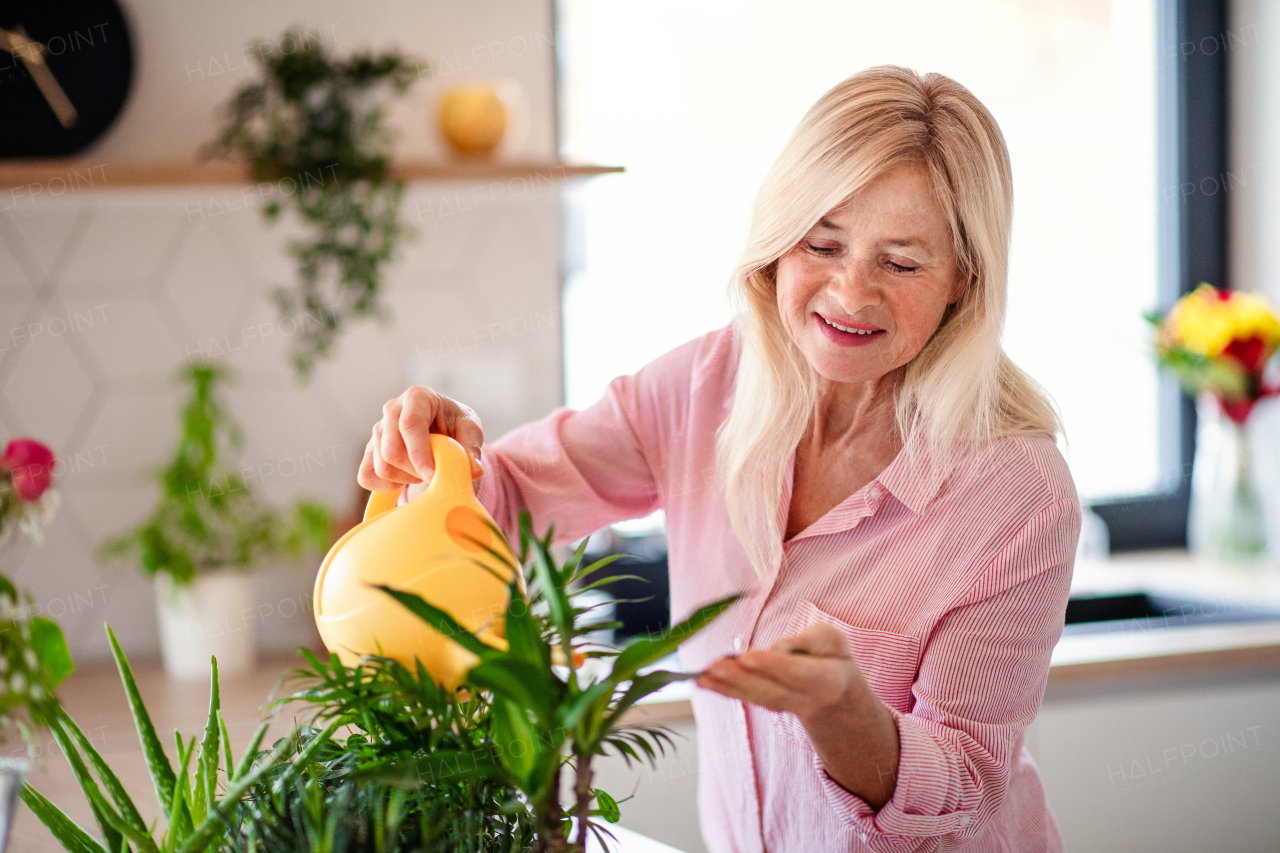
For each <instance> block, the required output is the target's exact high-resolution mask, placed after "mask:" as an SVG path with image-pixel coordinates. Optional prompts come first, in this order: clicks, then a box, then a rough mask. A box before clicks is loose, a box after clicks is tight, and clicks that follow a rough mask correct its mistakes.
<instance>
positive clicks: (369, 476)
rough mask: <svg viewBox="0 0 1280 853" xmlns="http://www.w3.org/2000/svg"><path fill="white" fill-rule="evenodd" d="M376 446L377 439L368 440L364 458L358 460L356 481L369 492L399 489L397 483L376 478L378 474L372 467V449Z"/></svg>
mask: <svg viewBox="0 0 1280 853" xmlns="http://www.w3.org/2000/svg"><path fill="white" fill-rule="evenodd" d="M376 445H377V438H376V436H375V437H374V438H370V439H369V443H368V444H367V445H365V448H364V458H363V459H361V460H360V471H359V473H358V474H356V481H357V482H358V483H359V484H360V485H361V487H363V488H366V489H368V490H369V491H371V492H392V491H395V490H396V489H398V488H400V484H399V483H395V482H392V481H391V480H384V479H383V478H382V477H379V476H378V472H377V471H376V470H375V467H374V447H375V446H376Z"/></svg>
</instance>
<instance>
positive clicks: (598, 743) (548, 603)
mask: <svg viewBox="0 0 1280 853" xmlns="http://www.w3.org/2000/svg"><path fill="white" fill-rule="evenodd" d="M494 532H495V533H497V534H498V535H501V532H500V531H498V530H497V528H494ZM552 537H553V532H552V531H548V532H547V534H546V536H545V537H543V538H538V537H536V536H534V534H533V532H532V526H531V523H530V520H529V517H528V515H527V514H526V515H524V516H522V518H521V525H520V540H521V541H520V553H521V554H522V555H523V556H524V558H525V562H526V564H527V565H528V567H529V568H530V569H531V573H532V576H533V587H532V590H531V594H530V598H529V599H528V600H526V598H525V596H524V595H523V593H522V591H521V589H520V584H519V579H518V577H517V578H513V580H512V581H511V583H510V586H509V590H508V592H509V594H508V603H507V608H506V613H505V619H506V621H505V628H506V637H507V648H506V649H505V650H504V649H498V648H494V647H492V646H488V645H486V644H484V643H483V642H482V641H481V640H480V639H479V637H477V636H475V635H474V634H471V633H470V632H468V631H467V630H466V629H464V628H463V627H462V626H461V625H459V624H458V622H457V621H456V620H455V619H454V618H453V617H452V616H450V615H449V614H448V613H446V612H444V611H443V610H440V609H439V608H436V607H434V606H432V605H431V604H429V603H428V602H426V601H424V600H423V599H421V598H420V597H418V596H416V595H413V594H410V593H406V592H402V591H397V590H394V589H391V588H389V587H381V589H382V590H383V591H384V592H386V593H387V594H389V595H391V596H393V597H394V598H395V599H396V600H397V601H399V602H400V603H401V604H404V605H405V606H406V607H408V608H409V609H410V610H411V611H412V612H413V613H414V614H416V615H417V616H418V617H419V618H421V619H422V620H423V621H424V622H426V623H427V624H429V625H430V626H431V627H433V628H435V629H436V630H437V631H439V632H440V633H441V634H444V635H445V636H447V637H450V638H452V639H453V640H455V641H456V642H458V643H459V644H460V645H461V646H463V647H464V648H466V649H467V650H468V651H471V652H472V653H474V654H475V655H476V656H477V657H478V658H479V662H478V663H477V664H476V666H475V667H473V668H472V670H471V671H470V673H469V674H468V676H467V683H468V684H469V685H471V686H472V687H475V688H477V690H478V691H479V692H481V693H482V694H484V695H487V696H488V697H489V703H490V705H489V709H488V710H489V714H490V719H491V723H490V732H491V736H492V738H493V741H494V744H493V746H494V747H495V748H496V752H495V754H494V755H493V756H492V758H493V759H496V761H495V763H496V765H497V768H496V769H497V770H498V773H496V774H495V778H497V779H500V780H502V781H503V782H505V783H506V784H508V785H510V786H511V787H513V788H516V789H518V790H519V791H520V792H521V794H522V795H523V796H524V798H525V800H526V801H527V802H528V804H529V808H530V810H531V811H532V812H533V815H534V818H535V821H536V831H537V839H538V840H537V847H536V848H535V849H536V850H581V849H582V848H583V846H584V845H585V843H586V840H587V833H588V832H594V833H597V834H598V835H600V834H602V832H603V830H602V829H601V827H599V825H598V824H596V823H595V822H594V821H593V820H592V817H593V816H602V817H604V818H605V819H606V820H616V815H617V803H616V802H615V801H614V800H613V799H612V797H609V796H608V795H607V794H606V795H605V797H603V798H602V797H601V796H600V793H599V791H598V789H596V788H593V787H592V785H591V780H592V772H591V762H592V760H593V759H594V758H595V757H596V756H598V755H604V754H606V753H607V752H613V753H615V754H618V755H621V756H623V758H624V759H625V760H626V761H627V763H628V764H629V763H630V762H631V761H633V760H637V761H639V760H648V761H654V760H656V759H657V757H658V756H659V755H660V754H661V753H662V752H663V751H664V750H665V748H666V747H667V746H669V745H670V739H669V735H668V733H667V732H666V730H665V729H664V728H662V727H661V726H646V725H636V724H627V723H624V722H623V719H622V716H623V714H624V712H625V711H626V710H627V709H628V708H630V707H631V706H632V705H634V704H635V703H636V702H637V701H638V700H640V699H641V698H643V697H645V696H647V695H649V694H650V693H653V692H654V691H656V690H658V689H660V688H662V687H663V686H665V685H667V684H670V683H671V682H673V681H677V680H681V679H686V678H692V677H693V674H690V673H679V672H668V671H665V670H658V671H652V672H646V673H644V674H643V675H641V674H640V671H641V670H642V669H643V668H645V667H648V666H649V665H651V664H653V663H655V662H657V661H658V660H660V659H662V658H663V657H666V656H667V655H668V654H670V653H671V652H673V651H675V649H676V647H677V646H678V645H679V644H680V642H681V641H682V640H684V639H687V638H688V637H690V636H692V635H693V634H694V633H696V632H697V631H699V630H701V628H703V627H704V626H705V625H707V624H708V623H709V622H711V620H713V619H714V618H715V617H716V616H718V615H719V614H720V613H722V612H724V611H725V610H726V609H727V608H728V607H730V606H731V605H732V604H733V603H734V602H735V601H736V600H737V596H732V597H730V598H727V599H724V600H722V601H717V602H714V603H712V604H709V605H707V606H705V607H703V608H701V609H699V610H698V611H697V612H695V613H694V614H693V615H692V616H690V617H689V618H688V619H686V620H685V621H684V622H682V623H680V624H679V625H675V626H673V627H671V628H670V629H668V630H667V631H666V632H664V633H663V634H662V635H661V636H659V637H650V638H640V639H637V640H635V641H634V642H632V644H631V645H629V646H628V647H627V648H625V649H623V650H621V652H618V651H617V650H606V651H604V652H597V662H598V663H600V664H602V666H601V667H600V669H599V671H598V672H597V673H596V675H595V677H590V676H588V675H586V674H585V673H583V672H582V671H581V669H580V664H579V654H578V653H580V652H581V646H582V645H583V644H584V640H583V637H584V635H586V634H588V633H590V632H592V631H595V630H599V626H598V625H592V624H589V623H590V620H589V619H587V618H585V617H586V613H587V611H586V609H584V608H579V607H577V606H575V602H574V597H575V594H576V593H575V589H576V590H581V589H582V588H583V587H586V586H590V585H592V583H588V580H589V579H590V581H592V582H593V583H601V582H607V581H608V580H611V578H604V579H597V578H596V577H595V576H596V575H597V574H598V573H599V572H600V571H601V570H602V569H603V568H604V567H605V566H607V565H608V564H609V563H611V562H613V560H615V559H617V558H618V557H617V556H614V557H606V558H605V559H603V560H599V561H597V562H595V563H591V564H589V565H585V566H584V565H582V562H583V556H584V553H585V551H586V542H583V543H582V545H581V546H580V547H579V548H578V550H577V551H576V552H575V553H574V554H573V555H572V556H571V557H570V558H569V559H568V560H567V561H565V563H564V564H563V565H559V566H558V565H556V561H555V559H554V556H553V554H552V552H551V541H552ZM486 550H488V552H489V555H490V557H493V558H498V559H501V554H500V553H499V552H498V551H495V550H493V549H486ZM490 568H492V567H490ZM512 568H515V569H516V570H517V574H518V570H519V569H520V567H519V566H513V567H512ZM540 605H545V612H546V616H542V617H540V616H537V615H535V614H536V613H537V612H538V609H539V606H540ZM557 653H558V654H557ZM557 658H559V660H560V661H561V662H562V663H561V664H557V662H556V661H557ZM605 663H607V664H608V668H607V669H606V668H604V666H603V664H605ZM489 759H490V756H483V757H482V758H480V759H477V760H489ZM566 763H567V764H568V766H569V767H570V769H571V770H572V773H573V777H574V785H573V790H574V798H575V802H574V805H573V810H572V815H573V816H574V817H575V818H576V819H577V822H578V834H577V836H576V838H575V839H573V840H572V841H570V839H569V838H568V832H569V826H570V824H569V822H568V817H569V815H567V814H565V813H564V812H563V811H562V810H561V806H560V776H561V770H562V767H563V766H565V765H566ZM364 775H365V776H366V777H369V778H379V779H382V780H383V781H384V782H390V781H392V780H395V781H396V782H398V783H399V784H404V783H405V782H406V780H410V779H412V778H413V777H414V776H415V775H422V768H421V766H414V765H412V764H409V765H406V764H405V763H404V762H400V763H396V762H393V763H392V764H391V765H390V766H388V767H387V768H386V769H380V770H378V771H377V772H376V773H374V774H372V776H370V774H368V772H367V771H364ZM603 840H604V839H603V838H601V841H602V842H603Z"/></svg>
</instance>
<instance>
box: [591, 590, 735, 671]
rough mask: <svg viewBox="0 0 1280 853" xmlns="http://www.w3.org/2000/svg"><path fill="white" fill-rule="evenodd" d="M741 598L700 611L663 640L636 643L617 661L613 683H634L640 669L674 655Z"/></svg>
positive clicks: (727, 600)
mask: <svg viewBox="0 0 1280 853" xmlns="http://www.w3.org/2000/svg"><path fill="white" fill-rule="evenodd" d="M741 597H742V596H741V594H739V595H731V596H729V597H728V598H725V599H721V600H720V601H717V602H714V603H712V604H708V605H707V606H706V607H701V608H699V609H698V610H697V612H695V613H694V614H693V615H692V616H690V617H689V618H688V619H686V620H685V621H683V622H681V623H680V624H679V625H676V626H675V627H673V628H669V629H668V630H667V631H665V632H664V633H663V635H662V636H661V637H657V638H654V639H649V638H641V639H639V640H636V641H635V642H633V643H632V644H631V645H629V646H627V647H626V648H625V649H623V650H622V653H621V654H619V655H618V656H617V657H616V658H614V660H613V673H612V675H611V676H610V677H611V678H612V680H613V681H614V683H620V682H623V681H627V680H629V679H631V678H632V677H634V676H635V674H636V671H637V670H639V669H640V667H642V666H647V665H648V664H651V663H653V662H654V661H656V660H661V659H662V658H664V657H666V656H667V655H669V654H671V653H672V652H674V651H675V650H676V648H677V647H678V646H679V645H680V644H681V643H683V642H684V641H685V640H687V639H688V638H689V637H691V636H692V635H693V634H695V633H697V632H698V631H700V630H702V629H703V628H705V627H706V626H707V624H708V623H710V622H711V620H712V619H715V618H716V617H717V616H719V615H720V614H721V613H723V612H724V611H725V610H727V609H729V607H730V606H731V605H733V603H734V602H736V601H737V600H738V599H739V598H741Z"/></svg>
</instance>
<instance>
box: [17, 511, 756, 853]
mask: <svg viewBox="0 0 1280 853" xmlns="http://www.w3.org/2000/svg"><path fill="white" fill-rule="evenodd" d="M499 535H500V534H499ZM551 536H552V534H551V533H550V532H548V534H547V535H546V537H544V538H541V539H539V538H537V537H535V536H534V535H533V534H532V532H531V526H530V522H529V519H528V517H527V516H525V517H523V518H522V519H521V549H520V553H521V555H522V562H523V563H525V564H526V566H527V569H528V571H529V573H530V574H531V575H532V576H533V578H534V581H533V583H532V584H531V586H530V591H529V595H528V597H526V595H525V593H524V590H523V589H522V588H521V585H520V582H519V579H518V578H517V579H515V580H513V581H512V582H511V584H510V587H509V593H510V598H509V601H508V604H507V608H506V611H505V634H506V640H507V643H506V645H507V648H506V649H498V648H494V647H491V646H488V645H485V644H484V643H483V642H481V641H480V639H479V638H478V637H476V636H475V635H473V634H470V633H469V632H467V631H466V630H465V629H463V628H462V627H461V626H460V625H459V624H458V622H457V621H456V620H454V619H453V618H452V617H451V616H450V615H449V614H447V613H445V612H443V611H441V610H439V609H437V608H435V607H433V606H432V605H431V604H429V603H428V602H426V601H424V600H422V599H421V598H419V597H417V596H414V595H410V594H407V593H404V592H401V591H397V590H391V589H386V588H384V589H385V590H386V592H387V593H388V594H390V595H393V596H394V597H395V598H396V599H397V600H398V601H400V602H401V603H402V604H404V605H405V606H406V607H408V608H409V609H410V610H412V611H413V612H414V613H416V614H417V615H418V616H419V617H420V618H422V619H423V621H424V622H426V623H427V624H428V625H430V626H432V627H433V628H435V629H436V630H438V631H442V632H444V633H446V634H447V635H449V636H451V637H453V638H454V639H456V640H457V641H458V642H459V643H460V644H462V645H463V646H464V647H466V648H468V649H471V650H472V651H473V652H474V653H475V654H476V655H477V657H478V659H479V660H478V663H477V665H476V666H475V667H474V668H473V669H472V670H471V672H470V674H469V676H468V680H467V685H466V686H464V687H463V688H460V689H459V690H457V691H450V690H446V689H444V688H442V687H441V686H440V685H438V684H437V683H436V682H434V681H433V680H432V678H431V676H430V674H429V673H427V672H426V670H425V669H423V667H422V665H421V664H418V665H417V666H416V667H415V668H414V669H412V670H411V669H409V668H408V667H405V666H403V665H401V664H400V663H398V662H396V661H395V660H392V659H389V658H384V657H380V656H370V657H367V658H365V659H364V660H363V661H361V663H360V665H359V666H356V667H347V666H345V665H344V664H343V663H342V662H341V661H340V660H339V659H338V658H337V656H331V657H330V658H329V659H328V660H327V661H325V660H321V659H320V658H318V657H316V656H315V655H313V654H311V653H310V652H307V651H303V652H302V654H303V657H304V658H305V661H306V665H305V666H303V667H301V668H300V669H298V670H296V671H295V672H294V673H293V681H294V683H296V684H297V685H298V688H297V689H296V690H295V692H293V693H292V695H289V696H287V697H285V698H283V699H281V700H279V702H278V705H280V706H285V707H287V708H288V709H289V711H290V712H291V713H293V714H295V715H296V714H297V709H298V703H303V704H305V705H307V706H309V707H310V708H311V709H313V712H314V713H313V714H312V715H311V719H310V722H309V723H308V724H304V725H301V726H298V727H297V728H295V730H294V731H293V732H292V733H291V734H290V735H289V736H287V737H284V738H281V739H279V740H277V741H276V743H275V744H274V745H273V747H272V749H271V750H262V749H260V748H259V746H260V744H261V741H262V737H263V734H264V732H265V730H266V724H265V723H264V724H263V726H261V727H260V728H259V729H258V731H257V733H256V734H255V736H254V738H253V740H252V742H251V743H250V744H249V747H248V748H247V749H246V750H245V753H244V756H243V757H242V758H241V760H240V761H239V762H238V763H236V762H235V761H234V760H233V758H232V755H231V751H230V745H229V743H228V742H227V733H226V725H225V722H224V721H223V720H222V717H221V710H220V699H219V687H218V675H217V662H216V661H214V665H213V679H212V684H211V689H210V701H209V714H208V718H207V721H206V724H205V726H204V730H203V732H202V735H201V737H200V739H199V741H198V742H197V739H196V737H194V736H192V737H191V738H190V739H184V738H183V736H182V735H181V734H180V733H175V740H176V743H177V753H176V758H177V760H176V762H174V761H172V760H171V759H170V756H169V753H167V752H166V751H165V749H164V747H163V745H162V744H161V741H160V738H159V736H158V734H157V733H156V731H155V727H154V725H153V724H152V722H151V719H150V716H149V715H148V712H147V709H146V706H145V704H144V703H143V701H142V697H141V695H140V693H139V692H138V688H137V684H136V682H135V680H134V678H133V673H132V672H131V670H130V668H129V664H128V661H127V660H126V659H125V656H124V653H123V652H122V651H121V650H120V646H119V644H118V643H116V641H115V637H114V635H112V634H110V629H108V634H109V636H110V639H111V647H112V652H113V654H114V655H115V659H116V663H117V666H118V667H119V670H120V676H121V680H122V682H123V684H124V689H125V693H126V696H127V697H128V700H129V705H130V708H131V710H132V712H133V717H134V723H135V727H136V729H137V731H138V738H139V741H140V743H141V744H142V749H143V754H144V755H145V757H146V760H147V765H148V768H149V769H150V772H151V778H152V783H153V787H154V789H155V797H156V802H157V804H158V805H159V807H160V809H161V811H162V812H163V814H164V815H165V821H164V826H163V827H148V826H146V825H145V824H144V823H143V820H142V818H141V817H140V813H139V810H138V808H137V806H136V804H135V802H134V800H133V799H132V798H131V796H130V794H129V793H128V792H127V791H126V790H125V788H124V787H123V785H121V783H120V781H119V779H118V778H117V777H116V775H115V774H114V773H113V772H112V771H111V769H110V767H108V766H107V764H106V762H105V761H103V759H102V757H101V755H99V754H98V753H97V751H96V750H95V749H94V748H93V746H92V744H91V743H90V742H89V741H88V739H87V738H85V737H84V735H83V733H81V732H80V730H79V729H78V728H77V727H76V725H75V723H74V722H72V721H71V719H70V718H69V717H68V716H67V715H66V714H65V713H63V712H61V711H59V712H58V716H57V719H56V721H55V725H54V727H53V731H54V733H55V736H56V737H57V738H58V742H59V744H60V745H61V747H62V750H63V752H64V753H65V754H66V755H67V757H68V761H69V762H70V764H71V767H72V769H73V771H74V772H75V774H76V778H77V779H78V780H79V782H80V786H81V790H82V791H83V792H84V794H85V797H86V799H87V800H88V802H89V805H90V808H91V811H92V814H93V816H94V821H95V823H96V824H97V828H98V831H99V834H100V835H101V837H102V840H101V841H99V840H97V839H96V838H95V837H94V836H92V835H91V834H90V833H89V832H87V831H86V830H84V829H83V828H81V827H79V826H77V825H76V824H75V823H74V822H73V821H71V820H70V819H69V818H67V817H66V815H65V814H64V813H63V812H61V811H60V810H59V809H58V808H57V807H56V806H54V805H53V804H51V803H49V802H48V800H46V799H45V798H44V797H43V796H41V795H40V794H39V792H37V791H35V790H34V789H33V788H31V787H30V786H26V787H25V788H24V789H23V792H22V797H23V800H24V802H26V803H27V804H28V806H29V807H30V808H31V810H32V811H33V812H34V813H35V814H36V815H37V816H38V817H39V818H40V820H41V821H42V822H44V824H45V825H46V826H47V827H48V828H49V830H50V831H51V832H52V833H53V834H54V836H55V837H56V838H57V839H58V841H59V842H60V843H61V844H62V845H63V846H64V847H65V848H66V849H67V850H70V851H75V853H124V851H136V853H196V851H209V853H224V851H225V853H268V851H269V853H293V852H294V851H297V853H303V852H304V851H306V853H313V851H320V853H446V851H449V853H452V851H476V853H524V851H538V853H542V851H557V853H559V852H560V851H576V853H581V850H582V849H583V846H584V844H585V842H586V839H587V834H588V833H594V834H596V835H597V837H599V838H600V840H601V842H602V843H603V842H604V841H606V840H607V839H608V838H609V837H610V836H609V833H608V830H607V829H605V828H604V826H603V825H601V824H599V823H597V822H596V819H600V820H603V821H605V822H607V823H612V822H616V821H617V820H618V819H619V816H620V809H619V804H618V801H617V800H616V799H614V797H613V796H611V795H610V794H609V793H608V792H606V791H604V790H602V789H600V788H596V787H594V786H593V785H592V782H591V779H592V771H591V764H592V761H593V759H594V758H595V757H596V756H600V755H605V754H608V753H614V754H618V755H622V756H623V757H624V758H625V759H626V760H627V762H628V763H630V762H631V761H633V760H635V761H642V760H644V761H650V762H652V761H654V760H655V759H656V758H657V757H658V755H660V754H661V753H662V752H663V751H664V750H665V749H666V748H667V747H668V746H670V743H671V741H670V737H669V734H668V733H667V732H666V731H665V730H664V729H662V728H661V727H659V726H646V725H635V724H628V723H625V722H624V721H623V714H624V713H625V712H626V710H627V709H628V708H630V707H631V705H633V704H634V703H635V702H636V701H637V700H638V699H640V698H642V697H643V696H645V695H648V694H649V693H652V692H653V691H654V690H657V689H659V688H661V687H662V686H663V685H665V684H669V683H670V682H672V681H675V680H678V679H682V678H690V677H692V675H689V674H684V673H676V672H666V671H661V670H659V671H648V670H647V668H648V667H649V666H650V665H651V664H652V663H654V662H655V661H657V660H659V659H660V658H662V657H663V656H665V655H666V654H668V653H669V652H670V651H671V650H673V649H674V648H675V647H676V646H677V645H678V644H679V642H680V641H681V640H682V639H684V638H687V637H689V636H691V635H692V634H693V633H695V632H696V631H697V630H699V629H700V628H701V627H702V626H704V625H706V624H707V623H708V622H710V621H711V620H712V619H714V618H715V617H716V616H717V615H718V614H719V613H721V612H723V611H724V610H725V609H726V608H727V607H729V606H730V605H731V604H732V603H733V601H734V600H736V597H734V598H730V599H726V600H724V601H720V602H716V603H714V604H710V605H708V606H706V607H704V608H702V609H700V610H698V611H697V612H696V613H694V614H693V615H692V616H691V617H690V618H689V619H688V620H686V621H685V622H683V623H681V624H680V625H677V626H675V627H673V628H672V629H671V630H669V631H667V632H666V633H664V634H663V635H662V636H660V637H652V638H645V639H641V640H637V641H635V642H633V643H632V644H631V645H630V646H628V647H627V648H626V649H624V650H621V651H619V650H618V649H610V648H601V647H598V646H592V644H590V643H589V642H588V641H587V640H586V638H585V637H586V635H587V634H588V633H589V632H592V631H596V630H599V629H600V625H599V624H593V623H592V621H591V619H590V618H589V616H588V611H589V608H585V607H579V606H577V602H576V596H577V592H580V591H582V590H583V589H586V588H590V587H591V586H592V585H593V583H599V582H604V581H607V579H601V580H596V578H597V576H598V575H599V573H600V571H601V569H603V568H604V567H605V566H606V565H608V564H609V563H610V562H612V560H613V559H614V558H606V559H604V560H600V561H598V562H595V563H591V564H590V565H583V554H584V550H585V544H584V546H583V547H582V548H579V549H578V550H577V552H575V553H574V554H573V555H572V556H571V557H570V558H569V559H568V560H567V561H566V562H564V563H563V564H561V565H558V564H557V563H556V561H555V559H554V558H553V555H552V552H551V545H550V543H551ZM489 555H490V557H491V558H496V559H500V556H501V555H500V554H499V553H498V552H497V551H493V550H490V551H489ZM489 568H490V569H493V566H492V565H491V564H490V565H489ZM516 568H520V567H518V566H517V567H516ZM588 656H590V657H588ZM588 660H590V661H591V663H590V664H588V663H586V661H588ZM589 670H590V671H591V672H589ZM339 731H341V732H344V734H339ZM562 772H568V773H571V774H572V782H573V784H572V790H573V795H572V800H573V802H572V808H571V810H570V811H569V812H567V813H566V811H565V809H564V808H563V806H562V805H561V802H560V790H561V788H560V781H561V777H562ZM219 791H221V792H222V793H221V796H219V795H218V792H219ZM571 817H573V818H576V820H577V826H578V832H577V835H576V837H575V838H573V839H571V838H570V837H569V833H570V828H571V826H572V825H573V824H572V822H571V820H570V818H571Z"/></svg>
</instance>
